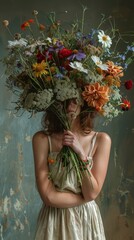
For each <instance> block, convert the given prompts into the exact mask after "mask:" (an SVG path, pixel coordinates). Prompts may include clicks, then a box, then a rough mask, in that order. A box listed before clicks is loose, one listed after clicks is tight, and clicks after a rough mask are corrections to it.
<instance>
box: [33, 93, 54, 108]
mask: <svg viewBox="0 0 134 240" xmlns="http://www.w3.org/2000/svg"><path fill="white" fill-rule="evenodd" d="M52 97H53V91H52V89H44V90H43V91H40V92H39V93H37V95H36V98H35V104H36V107H37V109H39V110H45V109H47V108H48V107H49V106H50V104H51V103H52Z"/></svg>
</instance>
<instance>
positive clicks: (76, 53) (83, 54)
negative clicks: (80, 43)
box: [67, 50, 86, 61]
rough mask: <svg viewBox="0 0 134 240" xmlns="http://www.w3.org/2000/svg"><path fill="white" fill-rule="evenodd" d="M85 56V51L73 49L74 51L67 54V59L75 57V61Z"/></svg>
mask: <svg viewBox="0 0 134 240" xmlns="http://www.w3.org/2000/svg"><path fill="white" fill-rule="evenodd" d="M85 57H86V54H85V53H82V52H80V51H78V50H74V53H73V54H72V55H71V56H69V57H68V58H67V59H68V60H71V61H72V60H74V59H76V60H77V61H81V60H82V59H84V58H85Z"/></svg>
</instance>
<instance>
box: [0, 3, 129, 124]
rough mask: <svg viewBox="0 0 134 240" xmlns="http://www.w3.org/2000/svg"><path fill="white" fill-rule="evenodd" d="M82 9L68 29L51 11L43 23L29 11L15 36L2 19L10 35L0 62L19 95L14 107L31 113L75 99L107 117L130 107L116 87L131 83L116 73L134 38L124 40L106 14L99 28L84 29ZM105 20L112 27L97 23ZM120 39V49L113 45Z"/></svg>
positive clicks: (122, 68)
mask: <svg viewBox="0 0 134 240" xmlns="http://www.w3.org/2000/svg"><path fill="white" fill-rule="evenodd" d="M85 11H86V7H84V8H83V15H82V21H80V23H79V21H76V22H75V23H73V24H72V25H71V27H70V28H69V29H63V28H62V27H61V23H60V21H57V20H56V19H55V13H51V14H50V16H49V20H50V24H49V25H47V24H45V25H43V24H41V23H40V22H39V20H38V18H37V15H38V12H37V11H35V10H34V11H33V16H34V19H29V20H27V21H25V22H24V23H23V24H22V25H21V30H22V34H19V33H16V34H15V35H14V36H13V35H12V33H11V32H10V29H9V22H8V20H4V21H3V24H4V26H5V27H6V28H7V30H8V31H9V33H10V35H11V36H12V37H13V40H10V41H8V54H7V56H6V57H5V58H4V59H3V62H4V64H5V66H6V75H7V80H6V83H7V86H8V88H10V89H11V90H12V91H13V92H15V93H17V95H18V96H19V97H18V100H17V102H16V104H17V105H16V107H15V109H16V110H19V109H24V110H27V111H29V112H31V113H33V112H39V111H44V110H46V109H47V108H48V107H50V108H51V107H52V109H53V107H54V108H55V109H56V106H58V105H57V104H58V103H59V102H60V103H61V102H64V101H65V100H67V99H71V98H76V99H77V100H78V102H79V103H81V104H83V103H84V102H86V104H87V106H89V110H90V109H94V110H96V111H97V112H99V113H101V114H102V115H103V116H104V117H106V120H107V121H109V120H112V119H113V118H114V117H116V116H117V115H119V114H120V113H123V111H125V110H128V109H129V108H130V101H129V100H128V99H127V97H126V96H124V97H123V96H122V94H121V89H122V86H123V87H124V86H125V88H126V89H127V90H128V89H131V88H132V85H133V82H132V80H124V81H122V80H121V78H122V77H123V76H124V71H126V69H127V67H128V65H129V64H130V63H131V62H132V61H133V59H134V42H133V43H131V44H130V45H127V44H126V42H125V41H124V40H123V39H122V36H121V34H120V33H119V31H118V30H116V29H115V28H114V27H113V26H114V25H113V24H112V18H110V17H109V18H105V16H102V19H101V23H100V25H99V27H98V28H96V29H91V31H90V32H88V33H87V34H85V33H84V31H83V29H84V17H85ZM107 20H108V21H109V23H110V24H109V25H110V26H111V27H110V28H109V29H106V30H105V31H104V30H102V25H103V24H104V23H105V22H106V21H107ZM35 25H36V26H35ZM35 27H36V32H35ZM37 29H38V30H39V34H38V37H36V35H37ZM26 32H27V33H28V34H25V33H26ZM120 40H123V43H125V44H126V47H125V51H124V52H123V53H121V52H119V51H118V50H117V46H118V43H119V42H120ZM110 49H111V50H110Z"/></svg>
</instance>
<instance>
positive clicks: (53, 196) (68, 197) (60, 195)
mask: <svg viewBox="0 0 134 240" xmlns="http://www.w3.org/2000/svg"><path fill="white" fill-rule="evenodd" d="M84 203H86V201H85V199H84V198H83V196H82V195H81V194H75V193H71V192H70V193H68V192H58V191H56V190H55V191H53V190H52V191H50V192H49V195H48V197H47V205H48V206H52V207H56V208H71V207H76V206H80V205H82V204H84Z"/></svg>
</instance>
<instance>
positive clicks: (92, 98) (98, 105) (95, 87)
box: [82, 82, 110, 112]
mask: <svg viewBox="0 0 134 240" xmlns="http://www.w3.org/2000/svg"><path fill="white" fill-rule="evenodd" d="M109 92H110V91H109V87H108V86H101V85H100V84H99V83H98V82H96V83H95V84H91V85H90V84H89V85H86V86H85V89H84V91H83V92H82V96H83V99H84V100H85V101H86V102H87V104H88V106H89V107H94V108H95V109H96V110H97V111H99V112H101V111H102V107H103V106H104V105H105V103H106V102H108V100H109Z"/></svg>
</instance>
